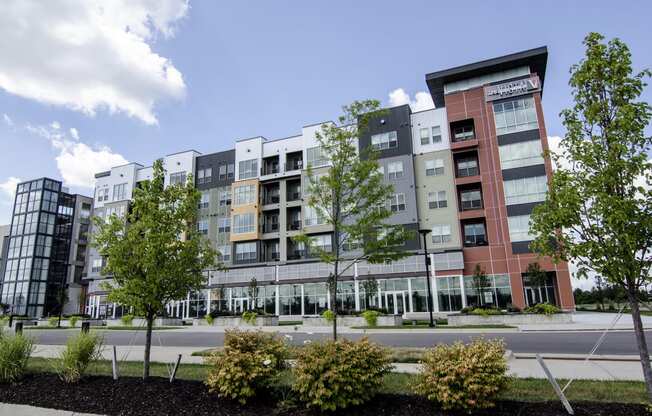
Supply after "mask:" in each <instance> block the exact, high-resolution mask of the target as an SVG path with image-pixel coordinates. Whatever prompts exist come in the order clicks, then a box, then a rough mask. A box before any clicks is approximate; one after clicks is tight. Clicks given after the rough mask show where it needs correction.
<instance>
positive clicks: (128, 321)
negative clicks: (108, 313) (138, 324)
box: [120, 314, 134, 326]
mask: <svg viewBox="0 0 652 416" xmlns="http://www.w3.org/2000/svg"><path fill="white" fill-rule="evenodd" d="M120 322H122V325H124V326H132V325H133V324H134V316H133V315H131V314H127V315H122V317H121V318H120Z"/></svg>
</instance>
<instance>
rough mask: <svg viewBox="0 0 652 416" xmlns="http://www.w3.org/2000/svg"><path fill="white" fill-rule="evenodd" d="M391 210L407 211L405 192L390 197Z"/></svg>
mask: <svg viewBox="0 0 652 416" xmlns="http://www.w3.org/2000/svg"><path fill="white" fill-rule="evenodd" d="M389 210H390V211H392V212H400V211H405V194H394V195H392V196H391V197H390V198H389Z"/></svg>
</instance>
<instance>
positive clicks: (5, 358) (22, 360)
mask: <svg viewBox="0 0 652 416" xmlns="http://www.w3.org/2000/svg"><path fill="white" fill-rule="evenodd" d="M32 352H34V341H32V339H30V338H28V337H26V336H25V335H11V336H9V335H7V336H3V337H1V338H0V383H13V382H15V381H18V380H19V379H20V378H21V377H22V376H23V375H24V374H25V369H26V368H27V361H28V360H29V357H30V355H32Z"/></svg>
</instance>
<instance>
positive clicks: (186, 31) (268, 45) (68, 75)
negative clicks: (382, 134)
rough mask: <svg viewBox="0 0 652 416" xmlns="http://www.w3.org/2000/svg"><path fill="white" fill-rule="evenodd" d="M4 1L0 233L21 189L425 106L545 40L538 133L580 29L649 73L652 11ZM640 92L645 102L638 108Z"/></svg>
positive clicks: (79, 184) (623, 5)
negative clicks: (356, 114)
mask: <svg viewBox="0 0 652 416" xmlns="http://www.w3.org/2000/svg"><path fill="white" fill-rule="evenodd" d="M627 3H628V2H613V1H592V2H591V7H590V8H588V7H586V3H585V2H566V1H564V2H561V1H560V2H543V3H538V4H537V5H536V7H533V5H532V4H530V3H527V2H523V1H518V2H516V1H508V0H503V1H500V2H487V1H457V2H439V1H438V2H435V1H427V0H423V1H411V0H405V1H401V2H398V1H384V0H382V1H381V0H373V1H371V0H368V1H355V2H352V1H348V0H330V1H319V2H317V1H311V2H297V1H289V0H288V1H284V0H275V1H263V0H260V1H237V2H235V1H231V2H229V1H219V2H218V1H207V0H203V1H199V0H191V1H188V0H52V1H47V2H44V1H39V0H3V1H2V2H0V51H1V53H0V145H1V148H0V162H2V163H0V224H2V223H7V222H9V214H10V207H11V202H10V201H11V198H12V193H13V190H14V189H15V184H16V182H17V181H19V180H26V179H30V178H34V177H41V176H50V177H54V178H58V179H62V180H63V181H64V182H65V183H66V184H67V185H68V186H69V187H70V188H71V190H72V191H74V192H79V193H85V194H90V193H91V192H92V184H93V182H92V181H93V173H94V172H97V171H100V170H103V169H106V168H108V167H110V166H112V165H118V164H122V163H125V162H126V161H138V162H141V163H146V164H148V163H151V161H152V160H153V159H154V158H155V157H157V156H160V155H164V154H169V153H173V152H177V151H180V150H185V149H196V150H198V151H200V152H205V153H208V152H213V151H219V150H223V149H227V148H230V147H232V146H233V141H234V140H235V139H238V138H244V137H250V136H255V135H263V136H265V137H268V138H278V137H285V136H289V135H293V134H296V133H298V132H299V131H300V128H301V126H303V125H307V124H312V123H316V122H320V121H324V120H329V119H333V118H334V117H336V116H337V115H338V111H339V108H340V106H341V105H343V104H346V103H349V102H351V101H352V100H355V99H363V98H377V99H380V100H382V101H383V103H384V104H388V105H392V104H402V103H406V102H410V103H411V104H412V105H413V107H414V108H415V109H423V108H427V107H428V106H431V105H432V103H431V101H430V99H429V96H428V94H426V93H425V91H426V85H425V82H424V75H425V74H426V73H428V72H432V71H436V70H439V69H444V68H448V67H451V66H455V65H460V64H465V63H469V62H473V61H476V60H480V59H486V58H491V57H494V56H498V55H503V54H507V53H511V52H516V51H519V50H523V49H529V48H533V47H537V46H542V45H547V46H548V48H549V52H550V56H549V61H548V71H547V74H546V85H545V88H546V90H545V93H544V107H545V112H546V118H547V126H548V132H549V135H550V136H563V133H564V132H563V128H562V126H561V124H560V122H559V119H558V117H557V115H558V114H559V111H560V110H561V109H562V108H564V107H565V106H568V105H569V91H568V89H567V88H566V85H567V81H568V68H569V67H570V65H571V64H572V63H574V62H576V61H577V60H578V59H579V58H580V57H581V55H582V46H581V40H582V38H583V37H584V35H585V34H586V33H587V32H588V31H601V32H603V33H604V34H605V35H606V36H608V37H614V36H618V37H620V38H622V39H623V40H625V41H626V42H627V43H628V44H629V45H630V47H631V50H632V52H633V55H634V64H635V66H636V67H638V68H641V67H652V43H650V38H651V37H652V29H651V28H650V24H649V16H650V15H652V2H647V1H645V2H643V1H641V2H636V3H632V4H631V5H629V6H627ZM650 95H651V93H650V92H649V91H648V92H647V93H646V98H647V99H648V100H650V101H652V99H651V98H650Z"/></svg>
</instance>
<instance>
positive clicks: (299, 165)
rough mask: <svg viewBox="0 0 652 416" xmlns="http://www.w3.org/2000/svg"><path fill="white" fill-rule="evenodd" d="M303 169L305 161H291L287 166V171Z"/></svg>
mask: <svg viewBox="0 0 652 416" xmlns="http://www.w3.org/2000/svg"><path fill="white" fill-rule="evenodd" d="M301 169H303V160H291V161H288V162H287V163H286V164H285V171H286V172H287V171H289V170H301Z"/></svg>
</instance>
